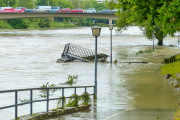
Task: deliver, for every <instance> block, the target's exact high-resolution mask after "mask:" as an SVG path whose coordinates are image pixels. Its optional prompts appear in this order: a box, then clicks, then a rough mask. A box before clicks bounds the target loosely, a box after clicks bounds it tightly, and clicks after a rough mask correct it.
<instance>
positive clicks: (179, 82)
mask: <svg viewBox="0 0 180 120" xmlns="http://www.w3.org/2000/svg"><path fill="white" fill-rule="evenodd" d="M163 63H165V64H166V65H164V66H163V67H162V68H161V73H162V74H163V75H164V79H165V80H167V82H168V83H169V84H170V85H171V86H172V87H173V88H175V89H176V90H177V91H180V54H178V55H173V56H171V57H169V58H166V59H164V61H163ZM172 120H180V109H178V110H177V112H176V113H174V115H173V118H172Z"/></svg>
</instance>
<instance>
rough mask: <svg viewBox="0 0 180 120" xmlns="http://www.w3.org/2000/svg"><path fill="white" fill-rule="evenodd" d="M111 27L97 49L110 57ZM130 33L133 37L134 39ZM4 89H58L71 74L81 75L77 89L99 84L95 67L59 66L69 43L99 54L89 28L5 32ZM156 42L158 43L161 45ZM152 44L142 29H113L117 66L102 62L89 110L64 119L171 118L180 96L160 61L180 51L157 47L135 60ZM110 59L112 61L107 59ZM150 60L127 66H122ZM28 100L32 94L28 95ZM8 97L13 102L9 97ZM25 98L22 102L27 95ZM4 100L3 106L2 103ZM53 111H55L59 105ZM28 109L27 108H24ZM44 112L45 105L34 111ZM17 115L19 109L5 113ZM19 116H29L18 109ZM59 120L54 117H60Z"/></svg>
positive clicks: (0, 37)
mask: <svg viewBox="0 0 180 120" xmlns="http://www.w3.org/2000/svg"><path fill="white" fill-rule="evenodd" d="M134 31H136V32H134ZM109 34H110V32H109V30H108V28H102V33H101V36H100V37H98V51H99V52H103V53H106V54H110V40H109V39H110V38H109ZM129 35H130V36H129ZM176 41H177V40H176V38H170V37H168V38H166V40H165V41H164V44H165V45H170V44H172V45H176ZM0 42H1V44H0V54H1V56H0V62H1V64H0V82H1V84H0V90H7V89H17V88H31V87H40V86H42V84H45V83H47V82H49V83H50V84H56V85H59V84H60V83H64V82H66V81H67V76H68V75H78V81H77V84H76V85H94V63H83V62H71V63H56V60H57V58H60V56H61V53H62V51H63V48H64V45H65V44H66V43H74V44H78V45H80V46H83V47H86V48H89V49H92V50H94V37H93V36H92V33H91V29H90V28H73V29H60V30H30V31H23V30H21V31H17V30H12V31H9V30H7V31H2V32H0ZM156 42H157V41H156ZM151 45H152V41H150V40H147V39H146V38H144V37H143V36H142V33H141V31H139V29H138V28H137V27H132V28H130V29H129V30H128V31H126V33H124V35H120V36H119V35H116V34H115V31H113V60H115V59H117V60H118V63H117V64H112V65H110V63H98V99H97V102H95V103H94V105H92V107H91V108H90V110H87V111H84V112H79V113H75V114H72V115H67V116H62V117H60V118H61V119H67V120H69V119H77V120H78V119H115V120H116V119H118V118H122V120H129V119H132V118H133V120H141V119H142V120H143V119H144V118H145V116H146V118H147V119H154V118H158V117H159V119H163V118H170V117H171V115H172V113H173V112H174V110H175V109H177V108H178V104H177V103H178V102H179V101H180V97H179V96H180V93H179V92H178V91H175V90H173V88H171V87H170V86H169V85H168V84H167V82H166V81H164V80H163V77H162V76H161V74H160V67H161V66H162V65H161V64H160V63H161V62H160V61H161V60H162V58H164V57H168V56H170V55H172V54H177V53H179V51H178V49H177V48H176V47H156V50H155V52H152V53H145V54H141V55H138V56H136V52H138V51H139V50H146V49H152V47H151ZM108 60H109V59H108ZM135 61H136V62H142V61H145V62H149V64H134V63H132V64H128V63H123V62H135ZM2 96H3V97H1V95H0V97H1V98H3V100H2V99H1V103H0V106H3V105H4V104H8V103H10V104H11V103H12V102H13V101H14V98H13V99H11V98H12V97H13V94H12V95H7V94H6V95H2ZM24 96H25V97H28V93H24ZM5 97H7V98H8V99H9V100H8V102H7V100H6V99H5ZM20 98H23V94H22V96H21V97H20ZM2 101H3V102H2ZM52 104H53V105H52V106H51V107H50V108H54V107H55V103H52ZM27 107H29V106H26V107H25V109H26V108H27ZM42 109H43V110H44V111H45V108H44V104H39V105H38V107H36V108H35V107H34V112H36V111H37V112H40V111H42ZM7 112H8V113H11V114H10V116H9V117H10V118H13V117H14V109H11V110H9V111H8V110H7V111H6V110H3V111H0V117H1V118H3V119H4V120H5V119H9V118H7V116H6V115H5V114H6V113H7ZM18 113H19V115H24V114H29V111H28V110H27V112H25V111H24V110H23V108H19V112H18ZM60 118H55V119H60Z"/></svg>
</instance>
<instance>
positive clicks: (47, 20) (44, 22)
mask: <svg viewBox="0 0 180 120" xmlns="http://www.w3.org/2000/svg"><path fill="white" fill-rule="evenodd" d="M51 20H52V19H51V18H41V20H40V21H39V26H40V27H41V28H50V24H51Z"/></svg>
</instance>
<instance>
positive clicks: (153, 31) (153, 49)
mask: <svg viewBox="0 0 180 120" xmlns="http://www.w3.org/2000/svg"><path fill="white" fill-rule="evenodd" d="M153 51H154V31H153Z"/></svg>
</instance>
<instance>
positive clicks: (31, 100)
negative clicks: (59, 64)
mask: <svg viewBox="0 0 180 120" xmlns="http://www.w3.org/2000/svg"><path fill="white" fill-rule="evenodd" d="M91 87H95V86H73V87H45V88H27V89H15V90H3V91H0V94H1V93H10V92H14V93H15V104H13V105H8V106H3V107H0V110H2V109H6V108H11V107H15V119H17V118H18V106H21V105H25V104H30V115H32V114H33V103H35V102H42V101H47V106H46V107H47V108H46V112H48V111H49V101H50V100H58V99H62V107H63V106H64V101H63V100H64V99H63V98H49V90H50V89H62V96H64V90H65V89H73V88H74V94H76V89H77V88H84V89H85V93H86V92H87V88H91ZM44 89H45V90H46V91H47V97H46V99H41V100H33V91H34V90H44ZM20 91H30V101H29V102H24V103H19V104H18V92H20ZM90 95H94V94H90ZM81 96H82V95H81ZM66 98H73V97H71V96H69V97H66Z"/></svg>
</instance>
